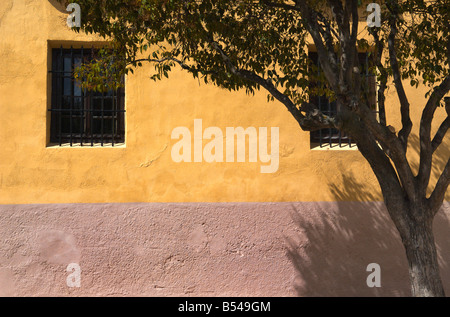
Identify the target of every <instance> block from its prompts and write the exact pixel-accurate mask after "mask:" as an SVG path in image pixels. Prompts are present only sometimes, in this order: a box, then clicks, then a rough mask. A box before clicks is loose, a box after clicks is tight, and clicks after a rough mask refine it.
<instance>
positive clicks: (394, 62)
mask: <svg viewBox="0 0 450 317" xmlns="http://www.w3.org/2000/svg"><path fill="white" fill-rule="evenodd" d="M390 3H391V4H392V7H390V10H391V15H390V18H389V23H390V27H391V31H390V33H389V36H388V47H389V61H390V64H391V68H392V72H393V76H394V85H395V90H396V91H397V95H398V99H399V101H400V113H401V117H402V128H401V130H400V131H399V133H398V138H399V139H400V142H401V143H402V145H403V149H404V150H405V152H406V151H407V149H408V137H409V134H410V133H411V129H412V122H411V117H410V113H409V109H410V105H409V101H408V97H407V96H406V93H405V89H404V87H403V83H402V79H401V76H400V67H399V63H398V58H397V53H396V51H395V37H396V36H397V33H398V30H397V17H398V13H399V12H398V2H397V1H390Z"/></svg>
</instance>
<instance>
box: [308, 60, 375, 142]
mask: <svg viewBox="0 0 450 317" xmlns="http://www.w3.org/2000/svg"><path fill="white" fill-rule="evenodd" d="M309 58H310V59H311V61H312V62H313V63H314V65H316V66H317V72H318V74H317V75H320V72H321V69H320V62H319V57H318V55H317V53H316V52H309ZM358 58H359V64H360V68H361V78H362V82H363V97H364V99H365V100H366V101H367V103H368V104H369V106H370V107H371V109H372V110H373V112H374V113H378V109H377V102H376V95H377V94H376V76H375V75H374V74H372V73H371V72H370V71H369V69H370V67H371V66H372V60H371V58H370V57H369V54H368V53H359V54H358ZM316 86H317V83H316V82H314V81H310V88H311V89H312V88H314V87H316ZM309 100H310V102H311V103H312V104H314V105H317V106H318V107H319V110H320V111H322V112H323V114H325V115H328V116H331V117H333V116H335V115H336V114H337V112H338V109H337V105H336V102H335V101H330V100H329V98H328V97H327V96H326V95H321V96H319V95H310V96H309ZM310 142H311V145H312V146H313V147H315V146H320V147H325V146H326V147H355V146H356V144H355V142H354V141H353V140H352V139H351V137H350V136H348V135H346V134H345V133H344V132H342V131H339V130H337V129H332V128H326V129H320V130H316V131H311V133H310Z"/></svg>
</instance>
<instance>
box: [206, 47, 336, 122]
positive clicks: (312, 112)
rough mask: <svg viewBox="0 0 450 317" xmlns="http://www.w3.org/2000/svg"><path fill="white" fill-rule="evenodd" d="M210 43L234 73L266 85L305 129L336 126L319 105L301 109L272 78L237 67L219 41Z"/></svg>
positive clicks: (306, 106) (305, 105)
mask: <svg viewBox="0 0 450 317" xmlns="http://www.w3.org/2000/svg"><path fill="white" fill-rule="evenodd" d="M210 45H211V47H212V48H213V49H214V50H215V51H217V52H218V53H219V55H220V56H221V58H222V60H223V61H224V63H225V65H226V67H227V68H228V69H229V71H230V72H231V73H232V74H234V75H236V76H239V77H241V78H244V79H247V80H250V81H253V82H255V83H257V84H259V85H261V86H262V87H264V88H265V89H266V90H267V91H268V92H269V93H270V94H271V95H272V96H274V98H275V99H277V100H278V101H280V102H281V103H282V104H284V105H285V106H286V108H287V109H288V111H289V112H290V113H291V114H292V116H293V117H294V118H295V119H296V120H297V122H298V123H299V124H300V127H301V128H302V129H303V130H305V131H312V130H317V129H322V128H333V127H335V120H334V118H332V117H329V116H326V115H324V114H323V113H322V112H321V111H320V110H318V108H317V107H315V106H314V105H312V104H310V103H305V104H303V105H302V106H301V107H300V109H299V108H297V107H296V106H295V104H294V103H293V102H292V101H291V100H290V99H289V97H288V96H286V95H284V94H283V93H281V92H280V91H279V90H278V89H277V88H276V87H275V86H274V85H273V83H272V81H271V80H270V79H265V78H263V77H261V76H259V75H258V74H255V73H253V72H250V71H248V70H245V69H239V68H237V67H236V66H235V65H234V64H233V63H232V61H231V60H230V58H229V57H228V56H227V55H226V54H225V52H224V51H223V49H222V48H221V47H220V45H219V44H218V43H217V42H214V41H211V42H210ZM302 112H305V113H306V114H305V115H303V114H302Z"/></svg>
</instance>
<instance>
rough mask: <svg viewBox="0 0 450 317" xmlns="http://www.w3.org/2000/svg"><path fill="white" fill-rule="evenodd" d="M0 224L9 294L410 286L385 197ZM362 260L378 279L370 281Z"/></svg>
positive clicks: (11, 213)
mask: <svg viewBox="0 0 450 317" xmlns="http://www.w3.org/2000/svg"><path fill="white" fill-rule="evenodd" d="M449 217H450V204H448V203H446V204H445V205H444V207H443V209H442V210H441V212H440V213H439V215H438V216H437V218H436V221H435V224H434V229H435V232H436V240H437V245H438V248H439V260H440V264H441V271H442V277H443V280H444V284H445V287H446V288H447V290H448V291H449V290H450V272H449V270H448V268H449V264H450V254H449V252H448V250H449V249H450V242H449V240H448V226H449V221H450V218H449ZM0 223H1V224H2V225H1V227H0V295H4V296H5V295H7V296H8V295H9V296H82V295H84V296H113V295H117V296H122V295H123V296H132V295H134V296H408V295H409V283H408V275H407V263H406V260H405V256H404V252H403V248H402V245H401V242H400V239H399V237H398V235H397V233H396V231H395V229H394V227H393V225H392V224H391V222H390V220H389V219H388V217H387V216H386V211H385V210H384V208H383V205H382V204H381V203H351V202H340V203H333V202H331V203H315V202H310V203H173V204H171V203H169V204H165V203H140V204H52V205H0ZM69 263H78V264H79V265H80V267H81V270H82V272H81V287H79V288H77V287H74V288H70V287H68V286H67V284H66V278H67V276H68V275H69V274H70V273H69V272H66V267H67V265H68V264H69ZM369 263H378V264H379V265H380V267H381V288H369V287H368V286H367V284H366V278H367V276H368V275H369V274H370V273H369V272H366V267H367V265H368V264H369Z"/></svg>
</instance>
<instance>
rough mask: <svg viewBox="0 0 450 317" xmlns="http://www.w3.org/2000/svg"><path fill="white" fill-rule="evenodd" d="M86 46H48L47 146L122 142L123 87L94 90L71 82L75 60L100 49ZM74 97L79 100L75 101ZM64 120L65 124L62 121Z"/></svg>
mask: <svg viewBox="0 0 450 317" xmlns="http://www.w3.org/2000/svg"><path fill="white" fill-rule="evenodd" d="M87 46H88V47H87V48H86V47H85V46H84V45H81V46H80V45H79V46H78V47H76V48H74V47H73V45H71V46H70V47H68V46H67V45H62V44H61V45H59V47H55V46H53V47H52V46H49V69H48V73H49V88H50V89H51V90H50V93H49V95H48V97H49V100H50V104H49V105H48V107H47V111H48V113H49V117H48V125H49V128H48V132H49V136H48V146H59V147H62V146H67V145H68V146H70V147H73V146H77V145H78V146H81V147H88V146H89V147H95V146H101V147H104V146H112V147H114V146H120V145H124V144H125V134H126V132H125V117H126V116H125V113H126V110H125V88H119V89H117V90H115V91H113V90H110V91H108V92H106V93H105V92H104V93H97V92H93V91H89V90H87V89H83V88H81V87H79V85H78V87H77V84H76V83H75V79H74V77H73V70H74V69H75V67H76V64H77V62H76V60H77V59H78V60H79V62H81V61H87V60H89V59H92V58H95V54H96V52H97V51H98V50H99V48H100V47H99V46H98V45H96V46H94V45H90V47H89V45H87ZM67 60H70V66H69V67H67V65H65V63H69V62H67ZM68 68H70V71H69V70H68ZM68 80H70V81H71V83H70V82H69V83H68V82H67V81H68ZM67 87H68V88H67ZM68 90H70V92H69V93H68ZM75 90H78V91H77V93H75ZM75 99H79V100H78V101H76V102H75ZM107 100H108V101H107ZM68 104H69V105H68ZM64 120H66V121H68V123H67V122H66V124H63V121H64ZM108 120H110V121H108ZM67 130H68V131H67Z"/></svg>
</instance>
